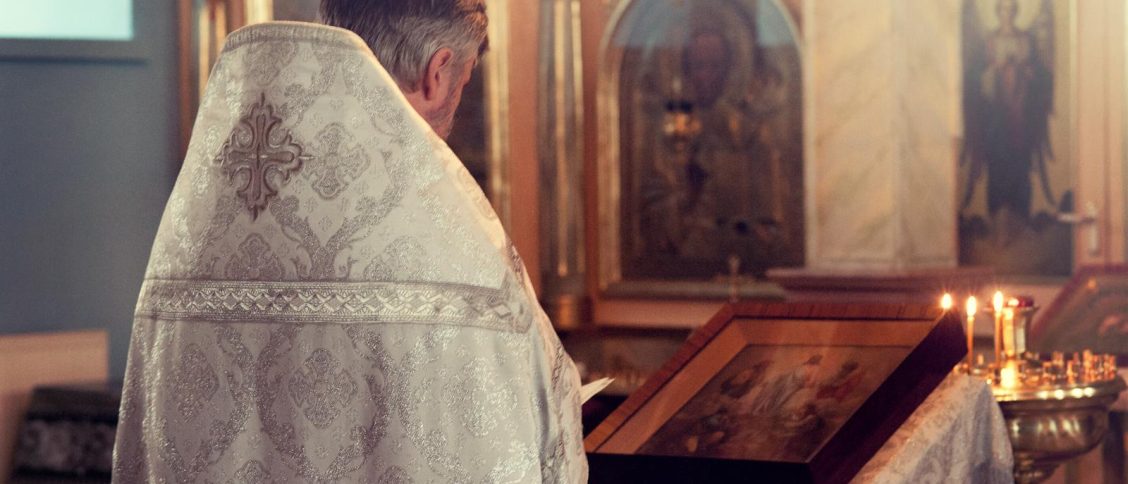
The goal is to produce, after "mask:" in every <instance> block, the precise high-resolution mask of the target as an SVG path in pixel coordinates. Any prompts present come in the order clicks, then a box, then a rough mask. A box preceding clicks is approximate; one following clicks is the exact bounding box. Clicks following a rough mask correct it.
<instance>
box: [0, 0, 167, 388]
mask: <svg viewBox="0 0 1128 484" xmlns="http://www.w3.org/2000/svg"><path fill="white" fill-rule="evenodd" d="M175 7H176V5H175V2H174V1H173V0H161V1H153V0H138V1H137V2H136V12H135V19H136V20H135V21H136V30H137V32H138V38H139V40H140V42H138V44H139V46H138V49H137V51H138V55H137V57H136V58H133V59H128V60H120V59H119V60H112V59H109V60H107V59H96V58H95V59H71V60H68V59H60V58H45V59H34V58H32V59H29V58H19V59H14V58H4V57H0V333H7V334H11V333H24V332H39V331H61V330H75V329H92V328H105V329H107V330H108V332H109V337H110V376H111V378H121V376H122V375H123V374H124V371H125V358H126V352H127V349H128V345H129V334H130V328H131V325H132V314H133V306H134V304H135V303H136V298H137V293H138V290H139V289H140V287H141V279H142V276H143V273H144V270H145V265H146V263H147V261H148V255H149V248H150V246H151V244H152V240H153V235H154V234H155V233H156V228H157V223H158V222H159V220H160V215H161V212H162V211H163V209H164V204H165V200H166V199H167V197H168V193H169V190H170V189H171V186H172V181H173V177H174V176H175V172H174V166H176V165H177V163H175V162H174V158H175V157H176V13H175V12H176V8H175ZM0 42H3V41H0ZM2 47H3V46H2V45H0V51H2ZM60 357H65V356H64V355H60Z"/></svg>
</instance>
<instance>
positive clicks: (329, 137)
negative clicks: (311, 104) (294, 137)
mask: <svg viewBox="0 0 1128 484" xmlns="http://www.w3.org/2000/svg"><path fill="white" fill-rule="evenodd" d="M310 149H311V151H312V152H313V153H315V155H314V156H315V158H314V160H313V161H312V162H310V163H309V165H308V166H307V167H306V169H305V170H303V171H302V172H301V173H302V176H304V177H306V178H311V179H312V181H313V184H312V186H313V190H314V191H316V192H317V194H318V195H320V196H321V198H322V199H325V200H332V199H334V198H337V195H340V194H341V192H343V191H345V189H347V188H348V186H349V183H351V182H352V181H353V180H355V179H357V178H359V177H360V175H361V174H363V173H364V170H365V169H366V168H368V157H367V156H365V154H364V150H363V149H362V148H361V147H360V146H359V145H357V144H356V139H355V138H354V137H353V135H352V133H350V132H349V131H348V130H347V129H345V127H344V126H342V125H341V124H340V123H332V124H330V125H328V126H326V127H325V128H324V129H322V130H321V132H320V133H318V134H317V138H316V141H315V143H314V144H313V145H312V146H311V147H310Z"/></svg>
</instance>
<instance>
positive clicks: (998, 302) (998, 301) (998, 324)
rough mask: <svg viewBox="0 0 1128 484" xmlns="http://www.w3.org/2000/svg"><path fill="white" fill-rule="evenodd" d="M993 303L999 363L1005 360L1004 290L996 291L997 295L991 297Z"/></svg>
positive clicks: (996, 360) (996, 349) (996, 359)
mask: <svg viewBox="0 0 1128 484" xmlns="http://www.w3.org/2000/svg"><path fill="white" fill-rule="evenodd" d="M991 305H992V306H993V307H994V309H995V314H994V316H995V363H996V364H999V363H1002V361H1003V292H1002V291H995V297H993V298H992V299H991Z"/></svg>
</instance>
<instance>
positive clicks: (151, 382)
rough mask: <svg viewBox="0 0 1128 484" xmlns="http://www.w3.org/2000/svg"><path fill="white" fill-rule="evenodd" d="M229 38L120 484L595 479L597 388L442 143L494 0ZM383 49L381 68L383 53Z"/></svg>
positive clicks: (140, 357) (197, 147)
mask: <svg viewBox="0 0 1128 484" xmlns="http://www.w3.org/2000/svg"><path fill="white" fill-rule="evenodd" d="M322 17H323V18H324V19H325V20H326V21H327V22H328V23H330V24H333V25H338V26H342V27H346V28H338V27H330V26H320V25H313V24H304V23H281V22H280V23H267V24H259V25H254V26H251V27H247V28H244V29H242V30H239V31H237V32H235V33H233V34H232V35H230V36H229V38H228V39H227V42H226V45H225V46H224V49H223V52H222V54H221V55H220V57H219V59H218V62H217V64H216V66H215V68H214V71H213V74H212V77H211V79H210V81H209V83H208V87H207V90H206V93H205V94H204V96H203V99H202V100H201V103H200V108H199V114H198V116H197V118H196V123H195V127H194V130H193V135H192V140H191V143H190V145H189V147H188V153H187V156H186V158H185V160H184V164H183V168H182V170H181V173H180V176H179V178H178V179H177V182H176V185H175V188H174V189H173V192H172V195H171V198H170V199H169V201H168V205H167V207H166V209H165V213H164V217H163V219H162V221H161V225H160V229H159V231H158V233H157V237H156V241H155V242H154V245H153V250H152V253H151V256H150V261H149V266H148V269H147V272H146V276H145V281H144V283H143V286H142V289H141V294H140V298H139V300H138V303H137V310H136V317H135V321H134V326H133V335H132V340H131V344H130V353H129V362H128V368H127V370H126V377H125V389H124V394H123V399H122V406H121V418H120V424H119V427H118V435H117V443H116V449H115V452H114V481H115V482H121V483H137V482H216V483H223V482H380V483H382V482H521V483H524V482H583V481H584V480H586V475H587V464H586V461H585V458H584V454H583V447H582V442H581V429H580V408H579V405H580V402H579V394H578V391H579V387H580V382H579V378H578V375H577V373H576V369H575V367H574V365H573V363H572V361H571V360H570V359H569V357H568V355H567V354H566V353H565V352H564V350H563V348H562V347H561V345H560V342H559V340H558V339H557V337H556V335H555V333H554V332H553V329H552V326H551V324H550V322H549V321H548V319H547V317H546V316H545V314H544V312H543V311H542V310H541V308H540V306H539V305H538V303H537V300H536V297H535V295H534V293H533V291H532V286H531V285H530V283H529V279H528V277H527V276H526V274H525V270H524V266H523V264H522V262H521V259H520V257H519V256H518V255H517V251H516V250H515V249H514V247H513V244H512V242H510V241H509V239H508V238H507V237H506V234H505V232H504V230H503V229H502V227H501V225H500V224H499V222H498V219H497V216H496V215H495V213H494V212H493V210H492V208H491V207H490V204H489V203H488V202H487V200H486V199H485V197H484V196H483V194H482V192H481V190H480V189H479V188H478V187H477V185H476V184H475V183H474V180H473V179H472V178H471V177H470V175H469V173H468V172H467V170H466V169H465V168H464V167H463V166H462V164H461V163H460V162H459V160H458V158H457V157H456V156H455V155H454V154H453V153H452V152H451V151H450V149H448V147H447V146H446V144H445V143H444V142H443V139H442V136H443V135H445V134H447V133H448V132H449V130H450V124H451V120H452V117H453V113H454V110H455V109H456V108H457V106H458V103H459V100H460V96H461V90H462V87H463V86H464V85H465V84H466V82H467V80H468V79H469V76H470V74H471V70H472V68H473V65H474V63H475V62H476V61H477V58H478V56H479V54H480V52H481V50H482V49H483V48H484V46H485V42H486V40H485V24H486V16H485V9H484V6H483V3H482V0H384V1H360V0H325V1H324V2H323V4H322ZM374 52H375V55H374Z"/></svg>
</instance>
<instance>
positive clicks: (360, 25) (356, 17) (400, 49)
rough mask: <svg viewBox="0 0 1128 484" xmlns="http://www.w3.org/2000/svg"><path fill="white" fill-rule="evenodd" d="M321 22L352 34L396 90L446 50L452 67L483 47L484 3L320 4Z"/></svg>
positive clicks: (349, 0)
mask: <svg viewBox="0 0 1128 484" xmlns="http://www.w3.org/2000/svg"><path fill="white" fill-rule="evenodd" d="M321 20H322V21H323V22H325V23H326V24H327V25H332V26H334V27H341V28H345V29H349V30H351V31H353V32H355V33H356V34H357V35H359V36H360V38H362V39H364V42H365V43H367V44H368V47H369V48H370V49H372V53H374V54H376V59H378V60H379V61H380V64H382V65H383V66H384V68H385V69H387V70H388V72H389V73H391V75H392V77H394V78H395V79H396V82H397V83H399V85H400V87H401V88H408V89H410V88H415V87H416V86H417V85H418V84H419V81H420V80H422V78H423V73H424V71H425V70H426V68H427V62H429V61H430V60H431V57H432V56H434V55H435V52H438V50H439V49H441V48H443V47H447V48H449V49H451V50H452V51H453V52H454V55H455V59H456V60H457V61H458V63H459V64H460V63H462V62H465V61H467V60H469V59H470V58H471V57H472V56H479V55H481V54H482V52H484V51H485V49H486V46H487V42H488V40H487V38H486V22H487V19H486V5H485V0H321Z"/></svg>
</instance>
